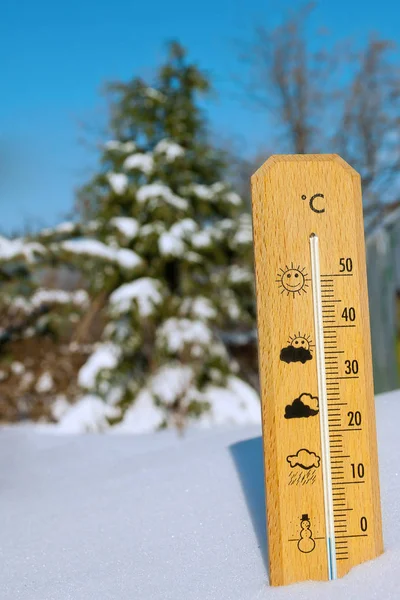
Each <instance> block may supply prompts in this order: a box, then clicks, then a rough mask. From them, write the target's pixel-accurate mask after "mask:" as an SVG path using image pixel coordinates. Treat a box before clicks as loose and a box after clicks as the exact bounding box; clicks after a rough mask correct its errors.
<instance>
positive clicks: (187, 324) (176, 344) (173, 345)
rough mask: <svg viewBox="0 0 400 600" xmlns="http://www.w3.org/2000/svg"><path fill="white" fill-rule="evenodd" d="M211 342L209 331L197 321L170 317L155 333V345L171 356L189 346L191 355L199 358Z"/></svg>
mask: <svg viewBox="0 0 400 600" xmlns="http://www.w3.org/2000/svg"><path fill="white" fill-rule="evenodd" d="M212 341H213V335H212V331H211V329H210V328H209V327H208V326H207V325H206V324H205V323H204V322H203V321H199V320H191V319H177V318H176V317H171V318H170V319H167V320H166V321H164V323H163V324H162V325H161V327H159V329H158V331H157V345H158V346H159V347H163V346H165V347H166V349H167V351H168V352H170V353H171V354H179V353H181V352H182V351H183V350H184V349H185V348H186V347H187V346H191V355H192V356H193V357H199V356H201V355H202V354H203V353H204V348H205V347H208V346H210V344H211V343H212Z"/></svg>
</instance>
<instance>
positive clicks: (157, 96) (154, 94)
mask: <svg viewBox="0 0 400 600" xmlns="http://www.w3.org/2000/svg"><path fill="white" fill-rule="evenodd" d="M144 93H145V95H146V96H148V97H149V98H151V99H152V100H158V102H165V100H166V99H167V98H166V96H164V94H163V93H162V92H159V91H158V90H155V89H154V88H152V87H147V88H145V90H144Z"/></svg>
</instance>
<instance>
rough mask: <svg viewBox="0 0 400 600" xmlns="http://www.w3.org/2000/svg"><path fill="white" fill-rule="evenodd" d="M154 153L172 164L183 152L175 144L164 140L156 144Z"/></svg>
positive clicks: (180, 147)
mask: <svg viewBox="0 0 400 600" xmlns="http://www.w3.org/2000/svg"><path fill="white" fill-rule="evenodd" d="M154 153H155V154H163V155H164V156H165V158H166V160H167V162H173V161H174V160H175V159H177V158H180V157H181V156H183V155H184V154H185V150H184V149H183V148H182V146H180V145H179V144H177V143H176V142H172V141H170V140H167V139H164V140H161V142H158V144H157V146H156V147H155V148H154Z"/></svg>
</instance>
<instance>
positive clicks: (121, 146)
mask: <svg viewBox="0 0 400 600" xmlns="http://www.w3.org/2000/svg"><path fill="white" fill-rule="evenodd" d="M104 147H105V148H106V150H116V151H118V152H134V151H135V149H136V144H135V143H134V142H132V141H128V142H119V141H118V140H109V141H108V142H106V143H105V144H104Z"/></svg>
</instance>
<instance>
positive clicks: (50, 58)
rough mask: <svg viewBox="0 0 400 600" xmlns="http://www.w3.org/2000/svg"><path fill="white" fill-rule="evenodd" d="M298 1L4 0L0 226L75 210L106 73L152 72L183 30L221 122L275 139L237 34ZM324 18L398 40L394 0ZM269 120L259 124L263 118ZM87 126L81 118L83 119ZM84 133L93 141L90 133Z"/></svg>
mask: <svg viewBox="0 0 400 600" xmlns="http://www.w3.org/2000/svg"><path fill="white" fill-rule="evenodd" d="M294 4H295V2H294V1H293V0H281V1H279V0H274V1H269V0H203V1H202V2H201V3H196V4H191V3H189V2H187V1H183V0H169V1H168V2H161V1H160V0H153V1H148V2H138V1H132V0H131V1H129V0H113V1H110V0H68V1H65V0H64V1H63V0H59V1H57V2H54V0H19V1H18V2H16V1H15V0H3V2H2V8H1V19H0V55H1V57H2V59H1V64H2V69H1V73H2V86H1V87H2V93H1V95H0V108H1V110H0V202H1V204H0V206H1V215H2V219H1V225H0V230H2V231H6V232H11V231H15V230H23V229H24V228H26V227H28V228H29V227H31V228H37V227H39V226H43V225H51V224H54V223H56V222H57V221H58V220H60V219H62V218H64V216H65V215H66V214H67V213H68V211H70V210H71V208H72V207H73V203H74V190H75V189H76V187H77V186H79V184H81V183H83V182H84V181H85V179H87V178H88V177H89V175H90V173H91V172H92V169H93V168H94V165H95V152H94V148H93V144H94V143H95V142H96V141H101V139H102V135H101V132H102V127H103V126H104V123H105V107H104V103H103V100H102V98H101V96H100V93H99V92H100V90H101V88H102V86H103V85H104V83H105V82H106V81H109V80H115V79H128V78H130V77H131V76H132V75H138V74H140V75H143V76H145V77H146V76H148V77H151V75H152V73H153V72H154V69H155V67H156V66H157V65H158V64H159V63H160V62H161V61H162V59H163V56H164V54H163V53H164V43H165V41H166V40H169V39H173V38H174V39H178V40H180V41H181V42H182V43H183V44H184V45H185V46H186V47H187V48H188V50H189V53H190V57H191V58H193V59H194V60H196V61H197V62H198V63H199V65H200V66H201V67H202V68H204V69H205V70H207V71H209V72H210V74H211V76H212V78H213V81H214V84H215V87H216V90H217V95H216V96H215V97H214V98H212V100H211V101H210V102H209V103H208V105H207V107H208V113H209V116H210V119H211V120H212V123H213V126H214V130H215V131H216V132H218V134H219V135H220V136H221V137H222V138H228V137H232V139H234V140H235V142H236V144H237V145H240V146H241V147H242V148H243V151H244V152H245V153H247V154H251V153H252V152H253V151H254V152H255V151H257V149H258V148H260V147H262V146H263V145H264V146H266V145H267V141H268V127H267V123H266V122H265V120H264V118H263V117H262V116H261V115H258V114H257V113H255V112H254V111H253V110H251V108H250V107H249V106H247V105H246V104H245V103H244V102H243V101H242V100H241V99H239V97H238V92H237V90H236V89H235V86H234V85H233V84H232V79H233V78H240V77H241V76H243V75H244V72H243V69H244V67H243V65H242V64H241V63H240V61H239V60H238V58H237V55H238V46H237V43H236V42H235V40H242V41H244V42H245V41H246V40H250V39H251V36H252V31H253V28H254V25H255V24H258V23H261V22H262V23H264V24H266V25H268V24H270V23H274V22H276V21H277V20H278V19H279V17H280V15H281V14H282V11H284V10H285V8H288V7H289V6H293V5H294ZM315 20H316V22H318V23H321V25H325V26H326V27H327V28H328V29H329V30H330V32H331V33H332V35H333V37H334V38H341V37H346V36H354V37H355V38H356V39H359V38H360V36H365V35H366V34H367V33H368V32H369V31H372V30H375V31H378V32H379V33H380V34H381V35H384V36H387V37H390V38H392V39H396V38H397V36H398V31H399V29H400V27H399V26H400V5H399V4H398V2H395V1H394V0H393V1H392V0H381V2H375V1H372V0H364V1H362V0H335V1H334V2H333V1H332V0H322V1H321V2H320V3H319V6H318V7H317V10H316V12H315ZM260 123H261V126H260ZM82 124H84V127H83V125H82ZM83 140H86V142H85V143H82V141H83Z"/></svg>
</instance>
